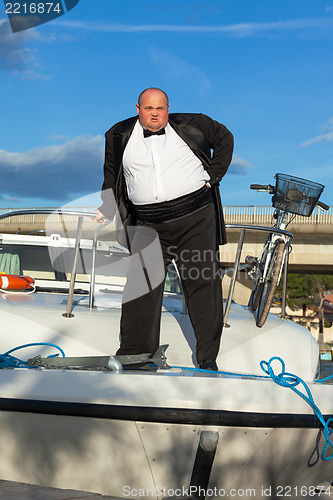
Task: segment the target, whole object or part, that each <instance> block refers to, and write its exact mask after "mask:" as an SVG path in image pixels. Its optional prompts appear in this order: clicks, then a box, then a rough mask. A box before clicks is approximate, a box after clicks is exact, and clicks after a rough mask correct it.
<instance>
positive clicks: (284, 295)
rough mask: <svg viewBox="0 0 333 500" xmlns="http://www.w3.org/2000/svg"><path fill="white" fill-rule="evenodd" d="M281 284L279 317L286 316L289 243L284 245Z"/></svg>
mask: <svg viewBox="0 0 333 500" xmlns="http://www.w3.org/2000/svg"><path fill="white" fill-rule="evenodd" d="M283 265H284V267H283V285H282V301H281V318H282V319H285V317H286V304H287V284H288V265H289V244H288V243H287V245H286V255H285V258H284V263H283Z"/></svg>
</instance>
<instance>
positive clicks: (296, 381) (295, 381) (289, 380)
mask: <svg viewBox="0 0 333 500" xmlns="http://www.w3.org/2000/svg"><path fill="white" fill-rule="evenodd" d="M273 361H279V362H280V363H281V372H280V373H279V374H278V375H277V374H276V373H274V370H273V367H272V363H273ZM260 367H261V369H262V370H263V371H264V372H265V373H267V374H268V375H269V376H270V377H271V379H272V380H273V381H274V382H275V383H276V384H278V385H280V386H282V387H289V388H290V389H291V390H292V391H294V392H295V393H296V394H297V395H298V396H300V397H301V398H302V399H303V400H304V401H305V402H306V403H308V405H310V406H311V408H312V409H313V411H314V413H315V415H316V417H317V418H318V420H319V421H320V423H321V424H322V426H323V436H324V439H325V444H324V447H323V451H322V452H321V458H322V460H325V461H327V460H331V459H332V458H333V454H332V455H330V456H328V457H325V453H326V450H327V448H328V446H330V447H331V448H332V449H333V443H332V441H331V440H330V435H331V433H332V432H333V431H332V430H331V429H330V428H329V425H330V424H331V423H332V422H333V418H328V419H327V420H325V419H324V417H323V414H322V413H321V411H320V410H319V408H318V406H317V405H316V404H315V402H314V400H313V397H312V394H311V391H310V389H309V387H308V386H307V384H306V383H305V382H304V380H302V379H301V378H300V377H298V376H297V375H294V374H293V373H288V372H286V369H285V363H284V361H283V359H281V358H280V357H278V356H273V357H272V358H271V359H270V360H269V361H268V362H267V361H261V362H260ZM298 385H301V386H303V388H304V389H305V393H304V392H302V391H300V390H298V389H296V387H297V386H298Z"/></svg>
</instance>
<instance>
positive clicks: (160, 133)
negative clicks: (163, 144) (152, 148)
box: [143, 128, 165, 139]
mask: <svg viewBox="0 0 333 500" xmlns="http://www.w3.org/2000/svg"><path fill="white" fill-rule="evenodd" d="M163 134H165V129H164V128H161V130H158V131H157V132H151V131H150V130H147V129H146V128H145V129H143V137H144V138H145V139H146V138H147V137H150V136H151V135H163Z"/></svg>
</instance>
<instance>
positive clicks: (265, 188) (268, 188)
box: [250, 184, 274, 194]
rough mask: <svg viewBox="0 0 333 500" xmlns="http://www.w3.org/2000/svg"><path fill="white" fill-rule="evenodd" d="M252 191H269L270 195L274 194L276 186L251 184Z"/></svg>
mask: <svg viewBox="0 0 333 500" xmlns="http://www.w3.org/2000/svg"><path fill="white" fill-rule="evenodd" d="M250 189H256V190H257V191H267V192H268V193H270V194H274V186H271V185H270V184H251V185H250Z"/></svg>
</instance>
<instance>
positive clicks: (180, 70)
mask: <svg viewBox="0 0 333 500" xmlns="http://www.w3.org/2000/svg"><path fill="white" fill-rule="evenodd" d="M149 54H150V57H151V59H152V61H153V63H154V64H155V66H156V67H157V68H158V70H159V71H160V72H161V74H162V76H163V77H164V78H168V79H171V80H177V81H178V82H185V83H187V84H188V85H189V86H192V87H194V88H195V89H196V90H197V92H198V93H199V94H200V95H205V94H206V92H207V91H209V90H210V88H211V83H210V81H209V79H208V77H207V76H206V75H205V74H204V73H203V72H202V71H201V70H200V69H199V68H198V67H197V66H195V65H193V64H190V63H188V62H186V61H184V60H183V59H181V58H180V57H178V56H176V55H174V54H173V53H171V52H168V51H166V50H161V49H159V48H157V47H152V48H151V49H150V50H149Z"/></svg>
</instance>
